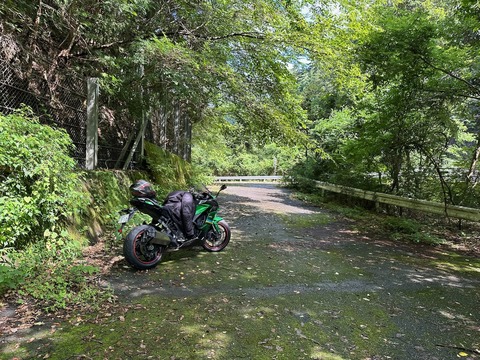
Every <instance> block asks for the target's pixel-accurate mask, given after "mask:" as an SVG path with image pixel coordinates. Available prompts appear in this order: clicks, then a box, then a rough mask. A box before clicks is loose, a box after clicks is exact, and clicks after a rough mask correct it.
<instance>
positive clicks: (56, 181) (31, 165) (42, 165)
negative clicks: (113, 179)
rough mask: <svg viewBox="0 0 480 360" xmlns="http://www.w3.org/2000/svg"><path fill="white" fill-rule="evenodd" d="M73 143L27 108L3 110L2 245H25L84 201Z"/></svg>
mask: <svg viewBox="0 0 480 360" xmlns="http://www.w3.org/2000/svg"><path fill="white" fill-rule="evenodd" d="M71 149H72V143H71V140H70V138H69V136H68V134H67V133H66V132H65V131H63V130H57V129H53V128H51V127H49V126H45V125H41V124H40V123H39V121H38V119H37V118H35V117H34V116H33V115H32V114H31V113H29V112H28V110H25V109H24V110H22V111H19V112H16V113H14V114H12V115H8V116H1V115H0V178H1V180H2V181H1V182H0V230H1V231H0V248H3V247H15V248H21V247H23V246H25V245H26V244H28V243H31V242H34V241H36V240H38V239H41V238H43V234H44V232H45V230H47V229H50V230H52V231H54V229H55V227H56V226H57V227H58V225H57V224H58V223H59V222H62V221H65V220H67V218H69V217H72V216H73V214H75V213H76V212H77V210H79V209H81V208H82V207H84V205H85V201H84V197H83V196H82V195H83V192H82V191H81V186H80V181H79V178H78V175H77V174H76V173H75V172H74V171H73V170H74V169H75V162H74V160H73V159H72V158H71V157H70V156H69V155H68V153H69V151H70V150H71Z"/></svg>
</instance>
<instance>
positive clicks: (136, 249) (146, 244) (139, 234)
mask: <svg viewBox="0 0 480 360" xmlns="http://www.w3.org/2000/svg"><path fill="white" fill-rule="evenodd" d="M148 228H149V226H148V225H141V226H137V227H135V228H134V229H132V231H130V232H129V233H128V235H127V237H126V238H125V241H124V243H123V254H124V256H125V259H126V260H127V261H128V263H129V264H130V265H132V266H133V267H134V268H136V269H140V270H146V269H151V268H153V267H155V266H156V265H157V264H158V263H159V262H160V261H161V260H162V256H163V252H164V250H165V247H164V246H160V245H155V244H151V243H150V240H151V239H150V238H149V236H148V235H147V229H148Z"/></svg>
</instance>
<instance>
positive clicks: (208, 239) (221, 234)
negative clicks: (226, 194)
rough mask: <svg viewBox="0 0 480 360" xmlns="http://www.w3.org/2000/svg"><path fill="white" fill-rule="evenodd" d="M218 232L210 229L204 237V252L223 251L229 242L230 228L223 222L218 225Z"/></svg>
mask: <svg viewBox="0 0 480 360" xmlns="http://www.w3.org/2000/svg"><path fill="white" fill-rule="evenodd" d="M218 230H219V231H218V232H217V231H215V229H214V228H213V227H212V229H211V230H210V231H209V232H208V233H207V235H205V239H204V242H203V243H202V246H203V248H204V249H205V250H207V251H211V252H218V251H222V250H223V249H225V247H226V246H227V245H228V242H229V241H230V227H229V226H228V224H227V222H226V221H225V220H222V221H220V222H219V223H218Z"/></svg>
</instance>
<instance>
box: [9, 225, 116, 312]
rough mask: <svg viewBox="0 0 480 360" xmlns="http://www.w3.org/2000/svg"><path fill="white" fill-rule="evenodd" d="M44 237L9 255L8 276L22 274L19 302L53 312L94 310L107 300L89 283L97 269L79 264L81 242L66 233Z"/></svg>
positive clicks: (103, 294)
mask: <svg viewBox="0 0 480 360" xmlns="http://www.w3.org/2000/svg"><path fill="white" fill-rule="evenodd" d="M46 235H47V236H46V239H45V241H41V242H37V243H34V244H30V245H28V246H26V247H25V248H24V249H23V250H22V251H16V252H12V253H11V254H10V255H9V256H10V258H11V259H12V260H13V262H14V263H15V264H16V267H15V268H13V267H12V268H10V270H9V271H10V274H14V273H17V274H21V278H22V279H23V282H22V283H21V284H20V286H19V287H18V290H17V294H18V295H19V296H18V298H19V299H22V298H23V297H25V296H28V297H30V298H33V299H35V300H36V301H37V302H39V303H40V304H41V306H42V308H43V309H44V310H45V311H54V310H57V309H64V308H66V307H67V306H82V307H92V306H93V307H94V306H95V304H99V303H100V302H101V300H102V298H105V297H108V296H110V293H109V291H108V290H107V291H103V290H101V289H99V288H98V287H97V285H96V284H95V282H94V281H92V280H93V276H94V275H95V274H97V273H98V268H96V267H94V266H91V265H88V264H83V263H81V262H80V260H79V258H80V257H81V249H82V248H83V243H82V241H78V240H76V239H73V238H72V237H71V236H70V235H69V234H68V233H67V232H66V231H63V232H62V233H61V234H57V233H53V232H52V233H48V234H46Z"/></svg>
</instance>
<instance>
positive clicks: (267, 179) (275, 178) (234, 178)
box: [215, 175, 282, 182]
mask: <svg viewBox="0 0 480 360" xmlns="http://www.w3.org/2000/svg"><path fill="white" fill-rule="evenodd" d="M281 178H282V176H273V175H272V176H217V177H215V182H222V181H232V182H244V181H263V182H277V181H280V179H281Z"/></svg>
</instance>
